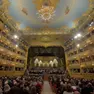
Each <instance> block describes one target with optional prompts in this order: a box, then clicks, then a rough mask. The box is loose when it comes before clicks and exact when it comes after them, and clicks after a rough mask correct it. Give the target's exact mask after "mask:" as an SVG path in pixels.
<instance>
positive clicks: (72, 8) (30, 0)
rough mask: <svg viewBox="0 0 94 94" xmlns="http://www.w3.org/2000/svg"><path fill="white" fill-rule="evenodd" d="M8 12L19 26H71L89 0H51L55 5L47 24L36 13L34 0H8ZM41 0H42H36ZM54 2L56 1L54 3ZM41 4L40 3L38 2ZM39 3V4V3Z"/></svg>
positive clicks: (83, 11) (82, 12)
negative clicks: (52, 15)
mask: <svg viewBox="0 0 94 94" xmlns="http://www.w3.org/2000/svg"><path fill="white" fill-rule="evenodd" d="M9 1H10V6H9V14H10V15H11V16H12V17H13V19H14V20H16V21H17V22H19V23H20V28H21V29H22V28H26V27H30V28H42V27H44V26H45V25H47V26H49V27H52V28H60V27H62V26H68V27H70V28H71V27H73V26H74V21H75V20H76V19H77V18H79V17H80V16H82V15H83V14H84V13H85V12H86V11H87V10H88V8H89V0H51V1H53V2H52V4H53V5H54V6H55V16H54V17H53V19H52V20H51V22H50V23H49V24H44V23H43V22H42V21H41V20H40V19H39V18H38V16H37V15H36V13H37V12H38V4H36V3H35V2H34V0H9ZM38 1H43V0H38ZM56 2H58V3H57V4H56ZM40 4H41V3H40ZM40 4H39V5H40Z"/></svg>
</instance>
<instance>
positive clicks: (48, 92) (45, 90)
mask: <svg viewBox="0 0 94 94" xmlns="http://www.w3.org/2000/svg"><path fill="white" fill-rule="evenodd" d="M42 94H54V93H53V92H52V90H51V87H50V85H49V82H48V81H44V86H43V91H42Z"/></svg>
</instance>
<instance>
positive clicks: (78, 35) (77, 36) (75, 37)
mask: <svg viewBox="0 0 94 94" xmlns="http://www.w3.org/2000/svg"><path fill="white" fill-rule="evenodd" d="M81 36H82V35H81V34H80V33H78V34H77V35H76V36H74V39H77V38H80V37H81Z"/></svg>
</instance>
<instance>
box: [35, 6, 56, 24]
mask: <svg viewBox="0 0 94 94" xmlns="http://www.w3.org/2000/svg"><path fill="white" fill-rule="evenodd" d="M37 15H38V16H39V17H38V18H40V19H41V20H42V21H44V22H46V23H47V22H50V20H51V19H53V17H54V16H55V9H54V7H53V6H46V5H43V6H42V8H41V9H40V10H38V13H37Z"/></svg>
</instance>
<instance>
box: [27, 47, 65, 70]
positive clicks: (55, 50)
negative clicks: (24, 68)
mask: <svg viewBox="0 0 94 94" xmlns="http://www.w3.org/2000/svg"><path fill="white" fill-rule="evenodd" d="M27 63H28V68H31V67H41V68H42V67H45V68H50V67H61V68H64V69H65V68H66V62H65V52H64V48H63V47H61V46H49V47H43V46H31V47H30V48H29V50H28V62H27Z"/></svg>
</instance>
